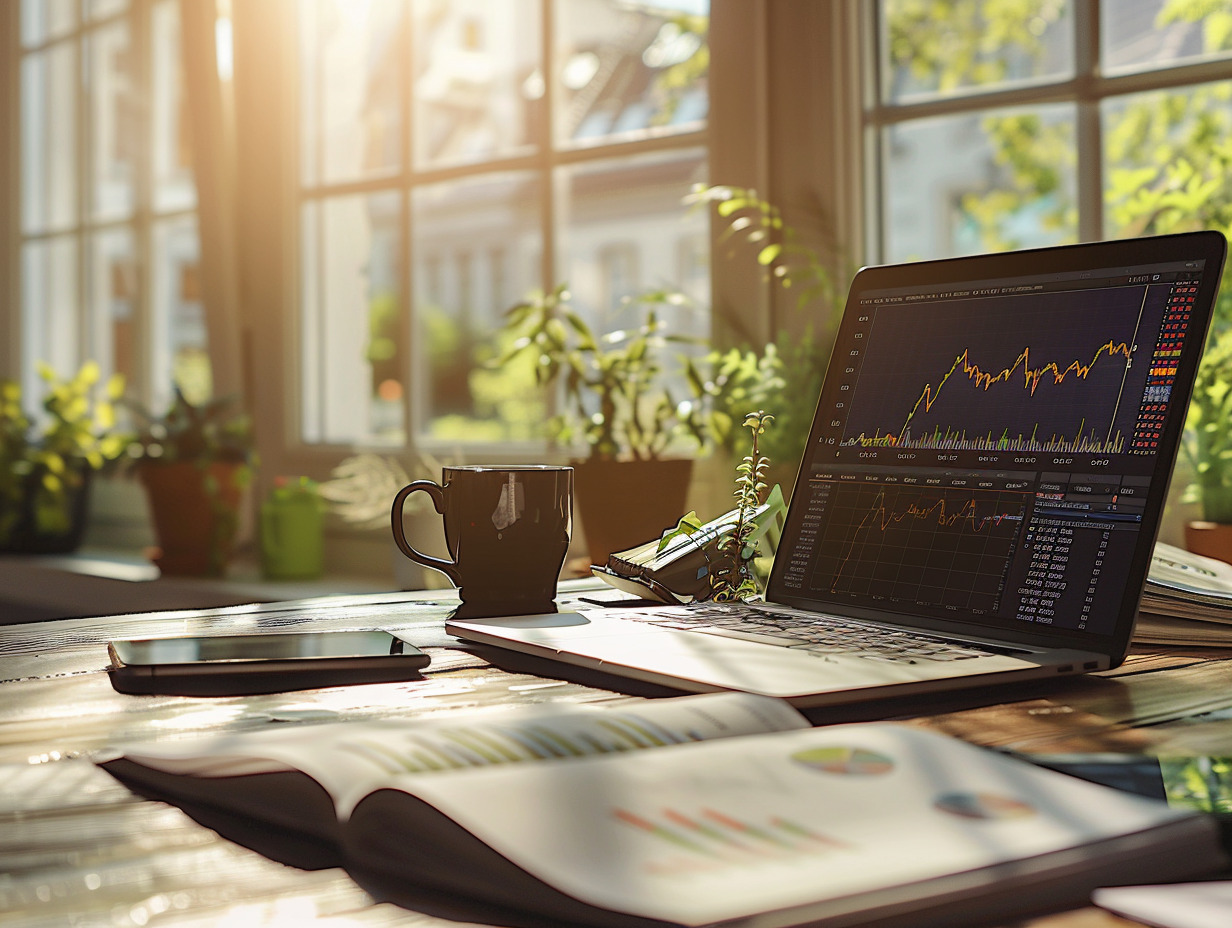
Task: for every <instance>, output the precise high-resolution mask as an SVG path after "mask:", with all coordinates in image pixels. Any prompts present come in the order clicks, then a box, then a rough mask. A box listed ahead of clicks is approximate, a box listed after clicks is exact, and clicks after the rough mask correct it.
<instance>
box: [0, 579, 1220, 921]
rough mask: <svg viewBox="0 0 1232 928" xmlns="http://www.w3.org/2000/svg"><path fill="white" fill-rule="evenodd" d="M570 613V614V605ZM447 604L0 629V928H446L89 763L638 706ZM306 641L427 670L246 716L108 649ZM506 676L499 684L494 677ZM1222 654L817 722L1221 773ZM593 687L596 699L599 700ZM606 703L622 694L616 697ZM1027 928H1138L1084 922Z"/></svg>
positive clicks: (1151, 659) (232, 701)
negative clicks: (361, 649)
mask: <svg viewBox="0 0 1232 928" xmlns="http://www.w3.org/2000/svg"><path fill="white" fill-rule="evenodd" d="M569 595H571V594H569V593H566V594H565V598H566V599H567V598H568V596H569ZM452 604H453V602H452V601H451V600H450V598H449V596H448V594H444V595H442V594H431V593H425V594H414V593H407V594H380V595H372V596H352V597H338V598H333V599H328V600H327V599H322V600H305V601H301V602H298V603H293V604H274V605H268V604H267V605H263V606H248V607H230V608H224V609H213V610H203V611H194V612H165V613H149V614H144V615H131V616H118V617H115V616H113V617H110V618H106V619H74V620H62V621H54V622H42V623H32V624H27V625H13V626H7V627H0V683H2V684H3V689H2V690H0V780H2V782H3V787H2V788H0V919H3V920H5V922H6V923H8V922H9V920H20V921H21V922H22V923H23V924H36V925H40V926H41V925H68V924H73V925H95V924H98V925H108V926H123V925H159V926H165V925H172V926H180V925H183V926H187V925H192V926H200V925H209V924H219V925H231V924H241V923H242V924H245V925H274V924H296V925H298V924H302V923H304V922H305V921H307V920H309V918H311V917H314V916H315V917H316V918H317V919H318V920H320V921H321V922H322V923H323V924H325V925H333V924H336V925H342V924H348V925H349V924H359V925H364V926H385V925H415V926H420V925H423V926H444V925H451V926H456V925H457V924H458V923H457V922H456V921H452V920H447V919H444V918H440V917H435V916H432V915H427V914H421V913H417V912H410V911H407V910H403V909H399V908H396V907H393V906H390V905H374V904H373V903H372V901H371V899H370V898H369V897H368V896H366V895H365V893H364V892H363V891H362V890H360V889H359V888H358V887H356V886H355V885H354V884H353V883H352V882H351V881H350V880H349V878H348V877H347V876H346V875H345V874H344V873H342V872H341V871H338V870H323V871H317V872H306V871H300V870H295V869H292V868H289V867H285V866H282V865H279V864H276V863H273V862H271V861H269V860H267V859H266V858H263V857H261V856H259V855H257V854H256V853H253V852H251V851H248V850H247V849H245V848H242V847H239V846H237V845H234V844H232V843H230V842H228V841H226V840H224V839H222V838H220V837H218V836H217V835H216V834H214V833H213V832H212V831H209V830H208V829H206V828H204V827H203V826H200V825H198V824H196V823H195V822H193V821H192V820H190V819H189V818H188V817H187V816H185V815H184V814H183V813H181V812H180V811H179V810H177V809H174V808H171V807H169V806H166V805H163V804H160V803H157V802H150V801H145V800H140V799H137V798H136V797H134V796H133V795H132V794H130V793H129V792H128V791H127V790H125V789H124V788H123V787H121V786H120V785H119V784H118V783H116V782H115V781H114V780H112V779H111V778H110V777H109V776H108V775H107V774H105V773H103V772H102V771H100V770H98V769H97V768H95V767H94V766H93V765H92V764H91V763H90V762H89V758H90V756H91V754H92V753H93V752H95V751H97V750H99V749H101V748H103V747H104V746H106V745H109V744H115V743H119V742H123V741H129V740H151V739H155V738H176V737H180V736H182V735H189V734H199V733H206V732H219V731H239V730H249V729H258V728H261V727H264V726H268V725H272V724H294V723H301V722H313V721H322V720H330V719H335V718H348V719H349V718H393V717H413V716H422V715H424V714H427V713H432V712H442V711H452V710H458V709H467V708H475V707H480V706H487V705H495V704H498V703H499V704H511V703H537V702H543V701H549V700H551V701H555V700H567V701H574V702H591V701H598V702H602V701H615V700H627V699H638V698H645V697H646V696H648V695H654V692H653V691H651V690H643V691H642V694H641V695H631V694H632V693H634V692H635V691H634V690H632V689H628V684H621V683H617V682H616V681H601V680H600V681H596V680H594V679H589V680H587V681H586V682H583V681H582V680H579V679H577V678H574V679H573V680H561V679H554V678H549V677H544V676H536V675H534V674H533V673H531V672H529V671H528V669H527V668H526V667H525V666H512V665H508V664H506V663H505V662H504V660H503V659H502V656H501V655H499V654H495V653H493V652H491V651H484V650H482V649H479V650H476V651H469V652H468V651H466V650H462V649H460V648H458V647H451V646H450V645H451V644H457V643H456V642H454V641H453V640H452V639H449V638H448V637H446V636H445V635H444V632H443V630H442V627H441V626H442V621H443V618H444V616H445V614H446V613H447V611H448V610H449V608H450V607H451V606H452ZM302 625H311V627H313V628H318V629H364V628H397V629H400V630H405V631H406V632H407V633H408V634H407V637H408V638H410V639H411V640H414V641H416V642H419V643H422V644H423V645H426V646H427V648H428V649H429V650H430V651H431V653H432V656H433V663H432V667H431V668H430V669H429V670H428V671H427V672H426V674H425V678H424V679H423V680H419V681H414V682H406V683H391V684H374V685H367V686H356V687H349V688H347V687H339V688H332V689H321V690H312V691H307V692H298V693H287V694H276V695H267V696H254V697H231V698H186V697H159V696H125V695H122V694H119V693H116V692H115V691H114V690H113V689H112V688H111V685H110V682H109V680H108V677H107V674H106V672H105V668H106V666H107V651H106V642H107V641H108V640H110V639H113V638H125V637H162V636H171V635H184V634H228V633H240V632H250V631H256V630H275V629H280V628H282V629H285V628H292V627H296V626H302ZM497 662H500V663H501V664H502V666H497ZM1230 674H1232V649H1229V650H1227V651H1224V650H1211V649H1205V650H1180V649H1168V648H1151V649H1145V648H1141V649H1136V650H1135V651H1134V652H1132V653H1131V655H1130V658H1129V660H1128V661H1127V662H1126V663H1125V664H1124V665H1123V666H1122V667H1120V668H1118V669H1117V670H1115V671H1109V672H1107V673H1102V674H1096V675H1091V676H1088V677H1082V678H1068V679H1064V680H1056V681H1050V682H1049V683H1047V684H1031V685H1021V686H1014V687H1000V688H996V689H992V688H989V689H985V690H981V691H978V692H969V693H965V694H959V695H952V696H945V697H936V698H921V697H916V698H914V699H913V700H911V701H910V702H909V703H903V704H896V703H887V704H883V705H882V706H880V707H879V708H878V709H877V711H876V713H875V714H874V713H871V712H869V711H868V710H847V711H846V712H845V714H844V715H842V716H840V715H839V714H838V713H836V712H835V711H834V710H817V711H816V712H814V713H812V716H813V719H814V721H815V722H816V723H817V724H826V723H829V722H833V721H848V720H850V719H853V718H860V717H884V718H895V719H899V720H908V721H909V722H910V723H911V724H916V725H920V726H924V727H927V728H931V729H934V730H938V731H943V732H947V733H949V734H951V735H955V736H957V737H960V738H964V739H966V740H968V741H972V742H975V743H977V744H985V745H996V746H1003V747H1013V748H1016V749H1020V750H1024V751H1029V752H1064V751H1139V750H1144V749H1145V750H1150V751H1160V752H1163V751H1168V752H1172V753H1194V754H1201V753H1220V752H1222V753H1232V750H1230V748H1232V686H1229V685H1228V681H1229V678H1230ZM597 682H598V683H607V684H608V685H611V686H612V687H613V688H612V689H604V688H602V687H601V686H599V685H595V684H596V683H597ZM617 686H619V687H620V688H621V690H622V692H617V691H616V690H615V687H617ZM1026 924H1027V925H1029V926H1030V928H1113V926H1128V925H1131V924H1132V923H1130V922H1126V921H1123V920H1121V919H1118V918H1116V917H1114V916H1112V915H1109V914H1107V913H1105V912H1102V911H1100V910H1097V909H1093V908H1086V909H1081V910H1076V911H1072V912H1065V913H1060V914H1056V915H1051V916H1047V917H1043V918H1039V919H1036V920H1033V921H1031V922H1029V923H1026Z"/></svg>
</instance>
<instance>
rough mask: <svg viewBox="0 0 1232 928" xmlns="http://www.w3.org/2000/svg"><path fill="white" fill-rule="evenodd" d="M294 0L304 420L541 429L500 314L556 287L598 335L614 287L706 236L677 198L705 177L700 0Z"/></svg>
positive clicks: (637, 286)
mask: <svg viewBox="0 0 1232 928" xmlns="http://www.w3.org/2000/svg"><path fill="white" fill-rule="evenodd" d="M295 9H296V12H297V16H298V30H299V39H298V47H299V65H298V78H299V111H300V115H299V137H298V145H299V153H300V157H299V175H300V177H299V188H298V189H299V193H298V223H299V231H300V235H299V268H300V271H299V275H300V281H299V291H300V299H299V303H300V312H299V320H298V339H297V340H298V346H299V354H300V363H299V365H298V369H299V371H300V379H301V384H300V386H301V389H300V394H301V395H302V398H303V399H302V404H301V408H300V414H299V427H298V429H297V431H298V433H299V435H300V436H301V438H302V440H303V441H304V442H305V443H306V444H309V445H340V446H346V445H352V444H364V445H376V446H380V445H384V446H389V447H401V446H404V445H406V444H408V443H409V444H414V445H416V446H420V447H425V446H426V447H431V446H433V445H436V446H441V447H445V448H448V449H450V450H452V449H454V448H457V447H460V446H470V445H474V444H475V443H488V444H490V445H491V444H500V445H504V446H508V445H509V444H511V443H518V442H523V441H531V440H538V439H541V437H542V435H541V433H540V430H539V429H538V428H537V426H536V423H537V422H540V421H542V418H543V403H544V398H543V397H540V396H537V395H536V394H535V391H534V390H533V389H531V379H530V378H531V372H530V370H529V369H520V368H512V369H507V370H495V369H492V368H491V367H490V366H489V365H488V364H487V362H488V361H489V360H490V359H491V358H493V357H494V356H495V354H496V352H497V350H498V348H499V346H498V344H497V341H496V339H497V337H498V330H499V328H500V326H501V322H502V317H503V312H504V310H505V309H507V308H508V307H510V306H512V305H513V304H514V303H516V302H517V301H518V300H520V299H521V298H522V297H523V296H525V295H526V294H527V292H528V291H530V290H532V289H535V288H544V289H548V288H551V287H552V286H554V285H555V284H556V283H557V282H560V281H567V282H568V284H569V286H570V290H571V292H572V294H573V297H574V305H575V306H576V307H578V308H580V309H581V310H582V311H584V312H585V313H586V314H588V316H589V317H590V319H591V320H592V321H593V322H594V323H595V324H596V325H597V326H599V327H600V328H605V329H610V328H614V327H616V326H618V325H619V322H620V320H619V311H618V310H619V307H620V297H622V296H625V295H627V294H629V293H633V292H638V291H641V290H645V289H649V288H651V287H664V286H675V287H684V286H688V287H689V288H690V289H691V290H696V289H697V282H698V279H699V277H701V276H703V275H704V270H699V268H698V267H697V264H698V262H699V256H698V255H697V251H696V248H691V249H690V250H688V251H687V259H688V262H689V263H688V265H687V269H688V274H689V279H687V280H681V279H679V274H680V271H681V264H682V255H685V254H686V252H683V251H682V244H681V243H682V242H696V241H705V240H706V239H707V236H708V231H707V230H708V224H707V219H706V216H705V214H704V213H700V212H697V211H693V212H690V211H688V210H686V208H685V206H684V199H685V197H686V195H687V194H688V193H689V191H690V190H691V189H692V187H693V185H694V184H697V183H701V182H705V181H706V173H707V117H708V109H709V96H708V89H707V66H706V62H707V56H706V41H707V25H708V15H709V5H708V2H707V0H648V2H639V3H627V2H623V0H564V2H561V0H371V2H368V3H363V4H359V3H353V2H349V0H302V2H300V3H298V4H296V6H295ZM706 291H707V292H706V293H705V294H704V296H705V297H706V299H705V300H702V301H701V307H702V308H701V310H700V311H695V312H694V318H692V319H690V320H689V321H688V325H689V326H691V327H692V329H693V330H698V331H700V330H705V331H708V310H707V309H706V306H707V305H708V287H707V288H706ZM691 295H694V296H696V295H697V294H695V293H693V294H691ZM515 407H518V408H515Z"/></svg>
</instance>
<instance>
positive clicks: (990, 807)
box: [934, 793, 1035, 819]
mask: <svg viewBox="0 0 1232 928" xmlns="http://www.w3.org/2000/svg"><path fill="white" fill-rule="evenodd" d="M934 805H935V806H936V807H937V808H938V809H940V810H941V811H942V812H948V813H950V815H957V816H958V817H959V818H977V819H980V818H982V819H1007V818H1026V817H1027V816H1030V815H1034V814H1035V807H1034V806H1033V805H1031V804H1030V803H1026V802H1023V801H1022V800H1021V799H1011V798H1010V797H1009V796H999V795H997V794H996V793H947V794H945V795H944V796H940V797H938V798H937V801H936V802H935V803H934Z"/></svg>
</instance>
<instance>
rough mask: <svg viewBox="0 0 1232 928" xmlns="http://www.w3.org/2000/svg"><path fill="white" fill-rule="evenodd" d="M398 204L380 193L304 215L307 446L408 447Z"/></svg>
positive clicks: (326, 204)
mask: <svg viewBox="0 0 1232 928" xmlns="http://www.w3.org/2000/svg"><path fill="white" fill-rule="evenodd" d="M399 203H400V198H399V196H398V195H397V194H396V193H382V194H375V195H372V196H346V197H335V198H332V199H329V200H324V201H314V202H310V203H307V204H305V206H304V209H303V213H302V233H303V245H302V250H301V252H302V255H303V261H302V267H303V277H302V280H301V288H302V306H303V317H302V328H301V338H302V342H301V345H302V351H303V358H304V373H303V389H302V394H303V403H304V409H303V432H304V440H305V441H308V442H313V443H320V442H326V443H340V444H341V443H348V442H369V443H371V442H377V443H384V444H400V443H401V442H402V441H403V440H404V438H405V434H406V432H405V428H404V425H403V423H404V421H405V403H406V389H405V384H404V382H403V376H402V373H401V371H402V366H403V365H402V360H401V355H400V350H401V346H402V343H403V341H404V339H403V337H402V330H401V324H402V322H401V320H402V318H403V313H402V309H401V305H400V301H399V278H400V276H401V270H400V268H401V264H400V261H401V236H400V233H399V228H400V225H401V222H400V218H399V217H400V206H399Z"/></svg>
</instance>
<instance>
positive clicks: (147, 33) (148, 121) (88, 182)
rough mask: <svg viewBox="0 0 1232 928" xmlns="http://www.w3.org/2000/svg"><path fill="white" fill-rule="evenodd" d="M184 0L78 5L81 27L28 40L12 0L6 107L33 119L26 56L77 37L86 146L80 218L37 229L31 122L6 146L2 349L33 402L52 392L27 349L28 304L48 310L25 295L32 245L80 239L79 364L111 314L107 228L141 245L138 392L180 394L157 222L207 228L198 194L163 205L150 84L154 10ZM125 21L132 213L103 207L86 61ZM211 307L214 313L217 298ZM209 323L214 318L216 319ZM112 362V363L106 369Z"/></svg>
mask: <svg viewBox="0 0 1232 928" xmlns="http://www.w3.org/2000/svg"><path fill="white" fill-rule="evenodd" d="M163 4H166V5H175V6H176V7H177V14H178V12H179V10H178V0H128V4H127V6H126V7H125V8H124V9H120V10H116V11H112V12H109V13H106V14H103V15H98V16H89V15H87V14H86V12H85V10H84V7H83V6H79V7H78V9H77V15H76V21H75V24H74V26H73V27H72V28H71V29H67V30H64V31H62V32H58V33H57V34H55V35H54V36H50V37H44V38H43V39H42V40H41V41H39V42H38V43H36V44H32V45H29V46H26V45H24V44H23V42H22V28H21V16H22V4H21V3H18V2H13V3H6V4H3V12H2V13H0V47H3V48H5V49H7V50H8V51H9V52H10V53H9V54H6V55H4V56H3V57H4V62H5V65H4V69H3V71H2V72H0V90H2V92H3V98H2V100H0V107H2V108H3V111H5V112H8V113H11V114H12V119H11V124H13V125H17V126H21V127H23V128H24V123H23V121H22V112H23V102H22V73H23V67H24V62H25V61H26V60H27V58H28V56H31V55H37V54H45V53H47V52H48V51H50V50H51V49H54V48H56V47H67V46H71V47H72V48H73V49H74V58H75V63H74V68H73V73H74V77H73V81H74V86H75V87H76V88H77V95H76V99H75V101H74V114H73V127H74V133H75V145H76V151H75V153H74V168H73V169H74V174H75V181H76V185H77V189H76V191H75V202H74V216H73V219H72V221H71V222H69V223H65V224H57V225H55V226H54V227H48V228H43V229H39V230H37V231H27V229H26V225H25V222H24V217H23V212H24V202H23V184H22V167H23V157H24V155H23V146H24V137H23V133H22V132H21V131H19V132H16V133H14V134H13V135H12V137H11V139H10V142H9V144H7V145H4V146H0V149H2V151H0V178H2V180H3V183H4V189H5V190H7V191H9V192H10V195H9V196H6V197H4V200H5V203H4V204H3V205H2V206H0V229H2V230H3V232H0V236H2V238H3V240H4V241H5V243H6V244H5V247H0V272H3V275H4V279H5V280H6V281H7V289H6V290H5V291H3V308H0V331H2V332H4V333H5V334H6V335H7V336H8V337H7V339H6V346H7V348H6V350H4V351H3V352H0V376H3V377H6V378H8V379H13V380H17V381H18V382H20V383H22V385H23V387H24V388H25V389H26V390H27V391H29V395H30V397H31V399H30V401H28V402H27V405H28V406H31V407H33V405H34V402H35V401H34V397H36V396H40V395H41V392H42V388H41V381H40V380H39V378H38V376H37V373H36V371H35V370H34V367H35V364H34V362H35V361H37V360H41V359H40V358H28V357H26V356H25V343H26V337H25V335H26V329H27V324H26V322H25V319H26V317H27V313H37V312H39V310H38V308H37V307H34V308H30V307H26V306H25V305H24V303H25V294H26V288H25V284H24V281H23V271H24V266H25V265H24V257H23V256H24V254H25V249H26V247H27V246H28V245H30V244H33V243H38V242H55V241H61V240H63V241H72V242H73V244H74V247H75V255H74V260H73V268H74V272H75V273H74V279H73V280H72V281H70V282H68V286H70V287H71V289H72V292H73V317H74V320H75V321H76V325H75V326H74V331H73V333H72V337H73V339H74V345H73V348H72V350H71V352H69V353H70V354H72V355H73V356H74V357H76V358H77V364H80V363H82V362H83V361H85V360H87V359H90V358H91V357H92V355H93V352H92V349H91V345H92V343H93V340H94V338H95V335H94V332H95V330H96V328H97V326H98V325H99V324H100V323H101V322H103V321H104V320H103V319H101V318H96V317H95V313H96V311H97V309H98V305H97V301H96V300H95V295H94V294H93V293H92V292H91V287H92V279H93V275H92V269H93V259H94V251H93V245H94V243H95V242H96V241H98V240H99V239H100V237H102V236H105V235H107V234H108V233H112V232H121V233H126V234H128V235H129V236H130V237H131V241H132V251H133V256H134V257H133V267H132V271H133V273H132V285H133V293H132V296H131V301H132V312H133V332H134V336H133V337H134V340H133V343H132V345H131V348H132V368H131V370H130V371H129V372H127V373H128V392H129V393H130V395H133V396H136V397H139V398H141V399H142V400H143V401H145V402H147V403H153V404H155V405H157V402H158V401H160V400H161V401H167V400H169V399H170V386H169V385H168V384H163V383H160V382H155V381H156V375H157V370H158V365H157V359H156V358H155V357H154V354H153V352H154V350H155V348H154V339H155V335H156V333H155V332H154V331H153V329H154V319H155V315H156V309H155V287H156V285H157V276H158V274H157V267H156V258H155V255H156V249H157V248H158V242H157V241H156V236H155V229H156V227H159V226H168V227H169V226H171V225H173V224H175V223H179V222H183V221H185V220H188V221H191V222H192V223H193V225H194V227H195V228H196V229H197V230H198V231H197V232H196V233H195V235H196V238H197V241H198V243H200V232H199V212H198V204H197V198H196V197H195V196H194V197H193V201H192V203H191V204H189V205H176V206H173V207H170V208H158V207H157V206H156V197H155V184H156V178H155V177H154V174H153V171H154V166H153V153H152V150H151V146H152V144H153V141H154V139H153V129H154V127H153V116H152V107H151V106H150V105H148V100H149V97H150V90H151V87H152V82H153V80H154V74H153V64H152V54H153V41H154V36H153V30H152V28H151V21H152V16H153V14H154V10H155V8H156V7H158V6H160V5H163ZM119 22H125V23H127V26H128V39H129V43H130V44H129V48H130V53H131V55H132V57H133V67H132V75H133V79H134V82H135V84H136V85H137V86H136V89H135V91H134V93H135V95H136V96H137V98H138V99H139V100H140V101H143V102H142V103H141V104H140V105H137V106H134V107H133V108H132V109H133V112H134V113H135V121H136V125H135V127H134V134H135V136H136V138H137V142H136V143H135V146H134V156H133V159H132V164H133V182H132V204H131V208H130V209H129V210H128V211H127V212H126V213H125V214H123V215H116V216H104V217H98V216H96V215H95V203H94V199H93V198H94V192H95V186H96V180H97V178H96V177H95V176H94V165H93V164H92V163H91V158H92V148H91V146H92V143H94V142H95V141H96V139H95V138H93V137H92V135H91V132H92V128H93V126H92V120H93V114H92V109H93V108H92V106H91V105H90V104H91V101H92V99H93V98H92V96H91V95H90V92H89V90H88V88H87V87H86V83H87V82H86V79H85V68H86V67H87V46H88V44H89V41H90V38H91V37H92V36H93V35H95V34H97V33H99V32H100V31H102V30H106V29H108V28H110V27H112V26H114V25H115V24H116V23H119ZM200 270H201V268H200V251H199V250H198V271H199V272H200ZM202 302H203V311H204V312H205V313H206V315H207V317H208V312H209V310H208V307H206V306H205V305H204V301H202ZM207 325H208V322H207ZM57 373H58V374H60V375H61V376H69V375H71V374H72V373H74V371H70V370H58V371H57ZM106 373H110V371H104V374H106Z"/></svg>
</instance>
